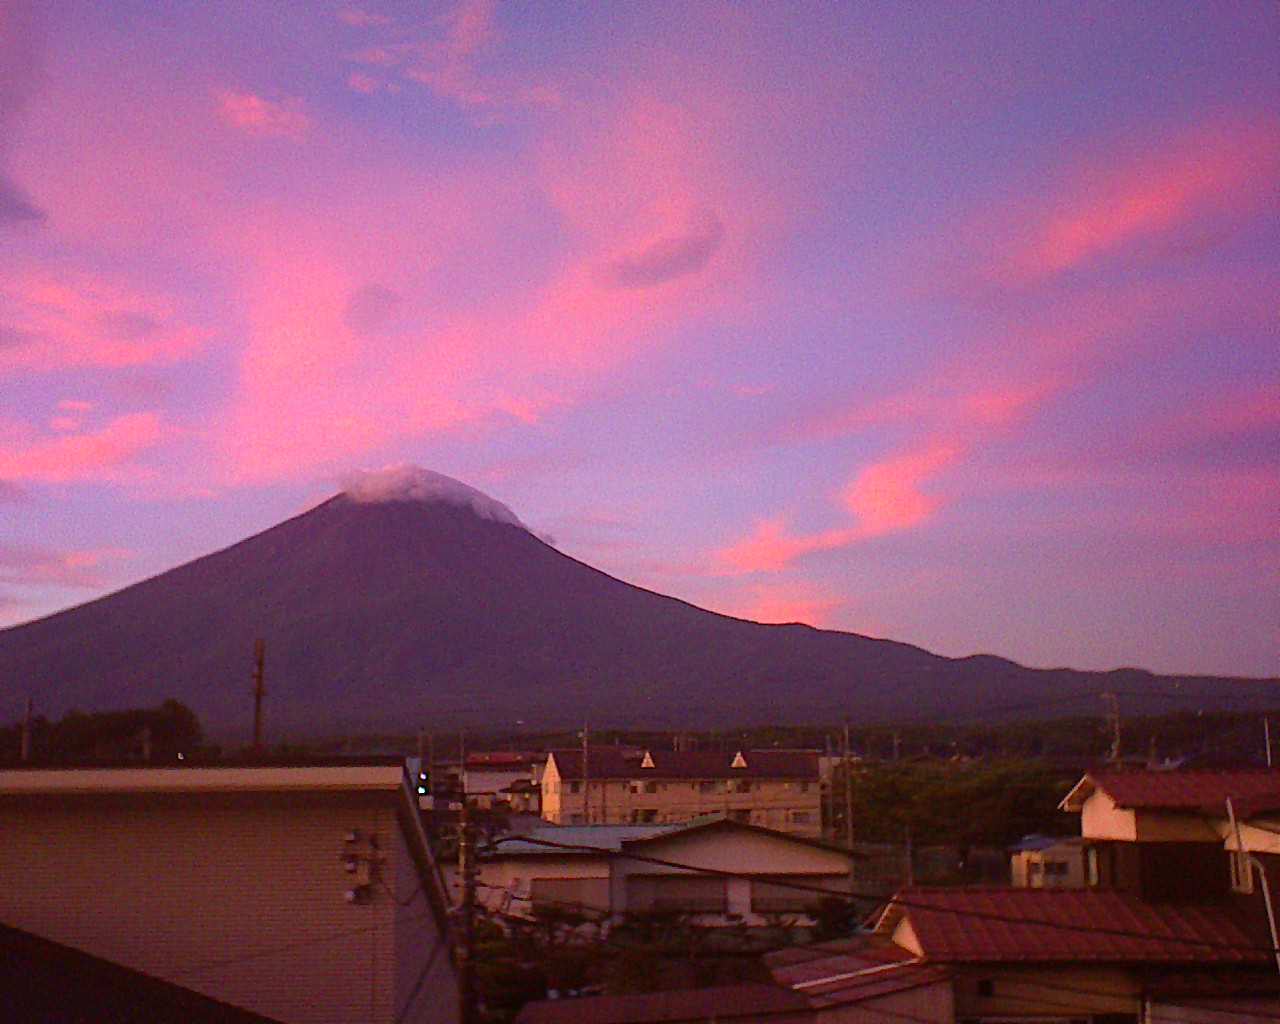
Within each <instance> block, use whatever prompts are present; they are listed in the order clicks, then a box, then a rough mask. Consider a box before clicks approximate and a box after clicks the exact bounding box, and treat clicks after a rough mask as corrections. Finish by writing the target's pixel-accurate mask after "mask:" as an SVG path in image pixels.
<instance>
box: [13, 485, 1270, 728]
mask: <svg viewBox="0 0 1280 1024" xmlns="http://www.w3.org/2000/svg"><path fill="white" fill-rule="evenodd" d="M257 637H262V638H264V639H265V640H266V644H267V671H266V680H267V682H266V693H267V697H266V705H265V707H266V721H267V723H268V731H269V734H270V735H272V736H275V737H279V736H282V735H291V736H299V735H303V734H321V733H323V734H344V733H351V732H360V731H366V730H376V729H396V730H401V731H403V730H407V729H411V728H416V727H417V726H419V725H428V726H434V725H437V724H438V725H439V726H440V727H441V728H444V727H446V726H450V725H453V724H457V723H458V722H459V721H465V722H466V723H467V724H468V725H470V726H473V727H491V728H502V727H510V726H512V725H514V724H515V722H516V721H517V720H523V722H525V723H526V724H528V725H530V726H533V725H545V726H563V725H567V724H570V723H580V722H582V721H583V720H584V719H586V720H590V721H592V722H595V723H599V724H601V725H606V724H607V725H632V726H636V727H656V728H661V727H679V726H710V727H715V726H724V725H732V724H743V723H747V722H752V721H754V722H766V721H778V722H803V721H822V720H825V721H830V720H835V719H838V718H839V717H841V716H843V715H845V714H849V715H851V716H854V717H856V718H857V719H858V720H861V721H866V720H877V721H893V720H902V719H905V718H911V717H918V716H925V717H932V718H946V717H948V716H949V714H953V713H955V710H956V709H957V708H963V709H965V711H966V712H967V713H974V712H977V713H981V712H982V710H983V709H984V708H989V709H990V710H991V712H992V714H993V715H998V714H1000V713H1001V712H1002V711H1006V710H1008V707H1009V706H1010V705H1022V706H1023V707H1022V710H1023V711H1024V713H1025V712H1032V713H1034V712H1035V711H1037V710H1038V709H1039V708H1040V707H1041V706H1043V707H1044V708H1045V709H1047V710H1046V711H1045V712H1044V713H1051V711H1050V710H1048V709H1053V708H1054V706H1055V705H1057V706H1058V708H1060V707H1061V705H1062V703H1063V698H1064V697H1071V696H1074V695H1078V694H1088V693H1100V692H1102V691H1104V690H1109V689H1110V690H1114V689H1123V690H1126V691H1132V690H1135V689H1142V688H1147V687H1159V689H1160V690H1161V691H1162V692H1166V693H1167V692H1168V691H1170V690H1171V689H1173V688H1177V692H1178V693H1185V694H1186V695H1187V704H1188V705H1189V706H1195V705H1196V704H1197V703H1205V702H1212V703H1213V704H1215V705H1216V706H1225V705H1226V704H1227V703H1231V704H1233V705H1237V706H1239V705H1240V704H1242V703H1244V704H1248V705H1256V704H1257V703H1259V701H1261V700H1263V699H1265V691H1264V690H1263V688H1262V687H1255V686H1251V685H1249V684H1248V683H1247V682H1245V681H1241V680H1224V679H1211V678H1204V677H1176V678H1175V677H1163V678H1161V677H1154V676H1151V675H1150V674H1149V673H1145V672H1140V671H1137V670H1123V671H1122V672H1118V673H1087V672H1075V671H1071V670H1067V669H1054V670H1038V669H1028V668H1024V667H1023V666H1020V665H1017V664H1015V663H1013V662H1011V661H1006V660H1004V659H1001V658H995V657H990V656H981V657H974V658H960V659H950V658H943V657H939V656H937V655H934V654H931V653H929V652H928V651H925V650H921V649H920V648H918V647H912V646H910V645H907V644H901V643H895V642H893V641H889V640H876V639H872V638H870V637H865V636H859V635H857V634H853V633H840V632H834V631H828V630H818V629H813V628H811V627H809V626H802V625H797V624H792V625H778V626H775V625H761V624H760V623H755V622H747V621H744V620H741V619H734V618H730V617H728V616H724V615H718V614H715V613H713V612H709V611H705V610H703V609H701V608H697V607H694V606H693V605H690V604H687V603H685V602H683V601H679V600H676V599H675V598H671V597H665V596H663V595H661V594H655V593H653V592H651V591H648V590H644V589H641V588H639V587H635V586H632V585H630V584H627V583H624V582H622V581H620V580H617V579H614V578H613V577H611V576H608V575H606V574H604V573H602V572H600V571H598V570H596V569H593V568H591V567H590V566H588V565H584V564H583V563H581V562H578V561H576V560H574V559H573V558H570V557H568V556H567V555H564V554H562V553H561V552H559V551H557V550H555V549H554V548H552V547H550V546H549V545H547V544H545V543H544V542H543V541H541V540H540V539H538V538H537V537H536V536H535V535H534V534H532V533H530V532H529V530H528V529H526V528H525V526H524V525H523V524H522V523H521V522H520V520H519V518H518V517H517V516H516V515H515V514H514V513H513V512H512V511H511V510H510V509H509V508H507V507H506V506H505V505H503V504H502V503H500V502H498V501H495V500H494V499H492V498H490V497H488V496H487V495H484V494H482V493H481V492H480V491H477V490H475V489H474V488H472V487H469V486H467V485H466V484H463V483H460V482H459V481H456V480H452V479H451V478H449V477H446V476H442V475H441V474H438V473H432V472H430V471H429V470H422V469H418V468H416V467H394V468H392V469H389V470H383V471H380V472H377V473H366V474H360V475H358V476H356V477H353V478H352V479H351V480H350V481H348V482H347V486H346V490H345V491H344V492H343V493H342V494H339V495H337V496H336V497H334V498H331V499H329V500H328V501H326V502H324V503H323V504H321V505H319V506H317V507H316V508H313V509H311V510H310V511H308V512H306V513H304V514H302V515H299V516H296V517H295V518H293V519H289V520H287V521H286V522H283V523H281V524H279V525H278V526H275V527H273V528H271V529H269V530H266V531H265V532H263V533H260V534H257V535H256V536H253V537H250V538H249V539H247V540H244V541H242V542H240V543H239V544H236V545H234V546H232V547H229V548H227V549H225V550H223V551H219V552H216V553H214V554H211V555H207V556H205V557H203V558H198V559H196V560H195V561H192V562H189V563H187V564H185V565H182V566H179V567H178V568H176V569H172V570H170V571H169V572H166V573H164V574H162V575H160V576H156V577H154V578H152V579H149V580H145V581H143V582H141V583H138V584H135V585H133V586H130V587H127V588H125V589H124V590H121V591H119V592H117V593H114V594H111V595H109V596H106V597H103V598H100V599H98V600H96V601H92V602H90V603H88V604H85V605H81V606H80V607H77V608H71V609H68V610H66V611H63V612H59V613H57V614H55V615H51V616H49V617H47V618H44V619H40V620H38V621H35V622H31V623H27V624H25V625H21V626H15V627H12V628H10V629H6V630H3V631H0V678H3V679H4V680H5V683H6V686H7V687H8V688H9V691H10V692H11V693H12V692H16V693H34V694H35V695H36V700H37V704H38V706H39V708H40V710H41V712H42V713H44V714H47V715H51V716H53V715H58V714H61V713H62V712H64V711H65V710H67V709H68V708H71V707H77V708H80V709H84V710H93V709H105V708H115V707H123V706H136V705H144V704H145V705H150V704H155V703H158V702H159V701H161V700H164V699H165V698H168V697H176V698H177V699H179V700H181V701H183V702H184V703H186V704H188V705H190V706H191V707H192V708H193V709H194V710H195V711H196V712H197V714H199V716H200V718H201V720H202V721H203V722H204V723H205V724H206V726H207V727H208V728H209V729H210V730H211V731H212V732H214V733H215V734H222V735H241V736H242V735H243V734H244V733H245V731H246V730H247V728H248V723H249V721H250V718H251V698H250V662H251V652H252V650H253V642H254V639H255V638H257ZM1135 704H1136V702H1128V704H1127V706H1133V707H1134V710H1137V707H1136V706H1135ZM1154 706H1155V707H1158V708H1159V709H1161V710H1164V709H1167V708H1168V706H1169V705H1168V703H1167V702H1161V703H1159V704H1158V705H1154ZM1068 710H1069V711H1072V712H1076V711H1082V712H1090V711H1092V710H1094V709H1093V708H1092V707H1089V706H1084V707H1081V706H1080V705H1074V706H1072V707H1071V708H1069V709H1068Z"/></svg>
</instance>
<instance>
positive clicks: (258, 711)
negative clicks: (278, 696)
mask: <svg viewBox="0 0 1280 1024" xmlns="http://www.w3.org/2000/svg"><path fill="white" fill-rule="evenodd" d="M266 660H267V642H266V641H265V640H263V639H262V638H261V637H259V638H258V639H257V640H255V641H254V642H253V752H254V753H255V754H261V753H262V698H263V697H264V696H265V695H266V692H267V691H266V687H265V686H264V685H263V684H264V680H265V678H266V676H265V672H264V669H265V666H266Z"/></svg>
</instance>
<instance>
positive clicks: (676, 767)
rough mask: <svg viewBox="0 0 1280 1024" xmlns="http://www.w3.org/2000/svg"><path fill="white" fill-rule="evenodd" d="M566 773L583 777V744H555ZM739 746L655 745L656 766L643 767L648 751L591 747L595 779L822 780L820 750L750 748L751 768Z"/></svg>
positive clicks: (651, 753)
mask: <svg viewBox="0 0 1280 1024" xmlns="http://www.w3.org/2000/svg"><path fill="white" fill-rule="evenodd" d="M551 753H552V754H553V755H554V756H555V759H556V768H557V769H558V770H559V772H560V777H561V778H562V779H581V778H582V751H581V750H572V749H571V750H553V751H552V752H551ZM734 754H735V751H727V752H726V751H719V750H651V751H649V756H650V757H651V758H652V759H653V767H652V768H641V767H640V765H641V762H642V759H643V757H644V752H643V751H641V752H640V754H638V755H637V754H632V753H630V752H629V751H626V750H620V749H618V748H615V747H597V748H593V749H592V750H591V751H590V755H589V756H590V761H589V762H588V767H589V768H590V776H591V778H593V779H800V780H805V781H811V782H816V781H817V779H818V755H817V753H816V752H814V753H811V752H809V751H804V750H744V751H742V758H743V760H744V761H746V767H745V768H733V767H730V765H731V764H732V762H733V759H734Z"/></svg>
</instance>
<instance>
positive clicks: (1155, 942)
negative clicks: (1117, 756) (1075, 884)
mask: <svg viewBox="0 0 1280 1024" xmlns="http://www.w3.org/2000/svg"><path fill="white" fill-rule="evenodd" d="M904 917H905V918H906V919H907V920H908V921H909V923H910V926H911V930H912V931H913V932H914V933H915V937H916V939H917V941H918V942H919V945H920V948H921V949H922V951H923V955H924V956H925V958H926V959H928V960H930V961H933V962H942V963H970V962H983V963H989V962H1031V963H1036V962H1061V961H1083V962H1092V963H1187V964H1193V963H1215V964H1220V963H1234V964H1251V963H1266V962H1268V961H1269V960H1270V959H1271V953H1270V950H1269V946H1270V943H1269V942H1268V941H1267V940H1266V937H1265V936H1264V935H1262V934H1261V933H1258V934H1255V931H1254V929H1253V928H1252V927H1251V925H1250V923H1249V922H1248V921H1246V919H1245V918H1244V917H1243V916H1242V915H1241V914H1240V912H1239V911H1238V909H1237V908H1236V907H1235V906H1234V905H1232V904H1228V903H1202V904H1188V903H1179V904H1169V903H1148V902H1146V901H1144V900H1142V899H1140V898H1139V897H1137V896H1136V895H1133V894H1130V893H1125V892H1118V891H1115V890H1109V889H1021V888H1008V887H999V888H997V887H991V888H972V889H923V888H921V889H906V890H903V891H902V892H900V893H898V894H897V895H896V896H895V897H894V899H893V901H892V902H891V903H890V904H889V906H888V907H887V908H886V909H885V911H884V913H883V914H882V915H881V917H880V920H879V922H878V923H877V925H876V931H877V932H879V933H881V934H884V935H888V934H890V933H892V931H893V929H894V927H895V926H896V925H897V923H898V921H900V920H901V919H902V918H904Z"/></svg>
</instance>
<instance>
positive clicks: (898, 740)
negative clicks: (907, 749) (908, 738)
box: [893, 729, 902, 761]
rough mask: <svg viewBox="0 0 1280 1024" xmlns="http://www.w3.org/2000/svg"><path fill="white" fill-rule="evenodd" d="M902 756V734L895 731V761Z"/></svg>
mask: <svg viewBox="0 0 1280 1024" xmlns="http://www.w3.org/2000/svg"><path fill="white" fill-rule="evenodd" d="M901 756H902V733H900V732H898V730H897V729H895V730H894V731H893V759H894V760H895V761H896V760H898V759H899V758H900V757H901Z"/></svg>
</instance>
